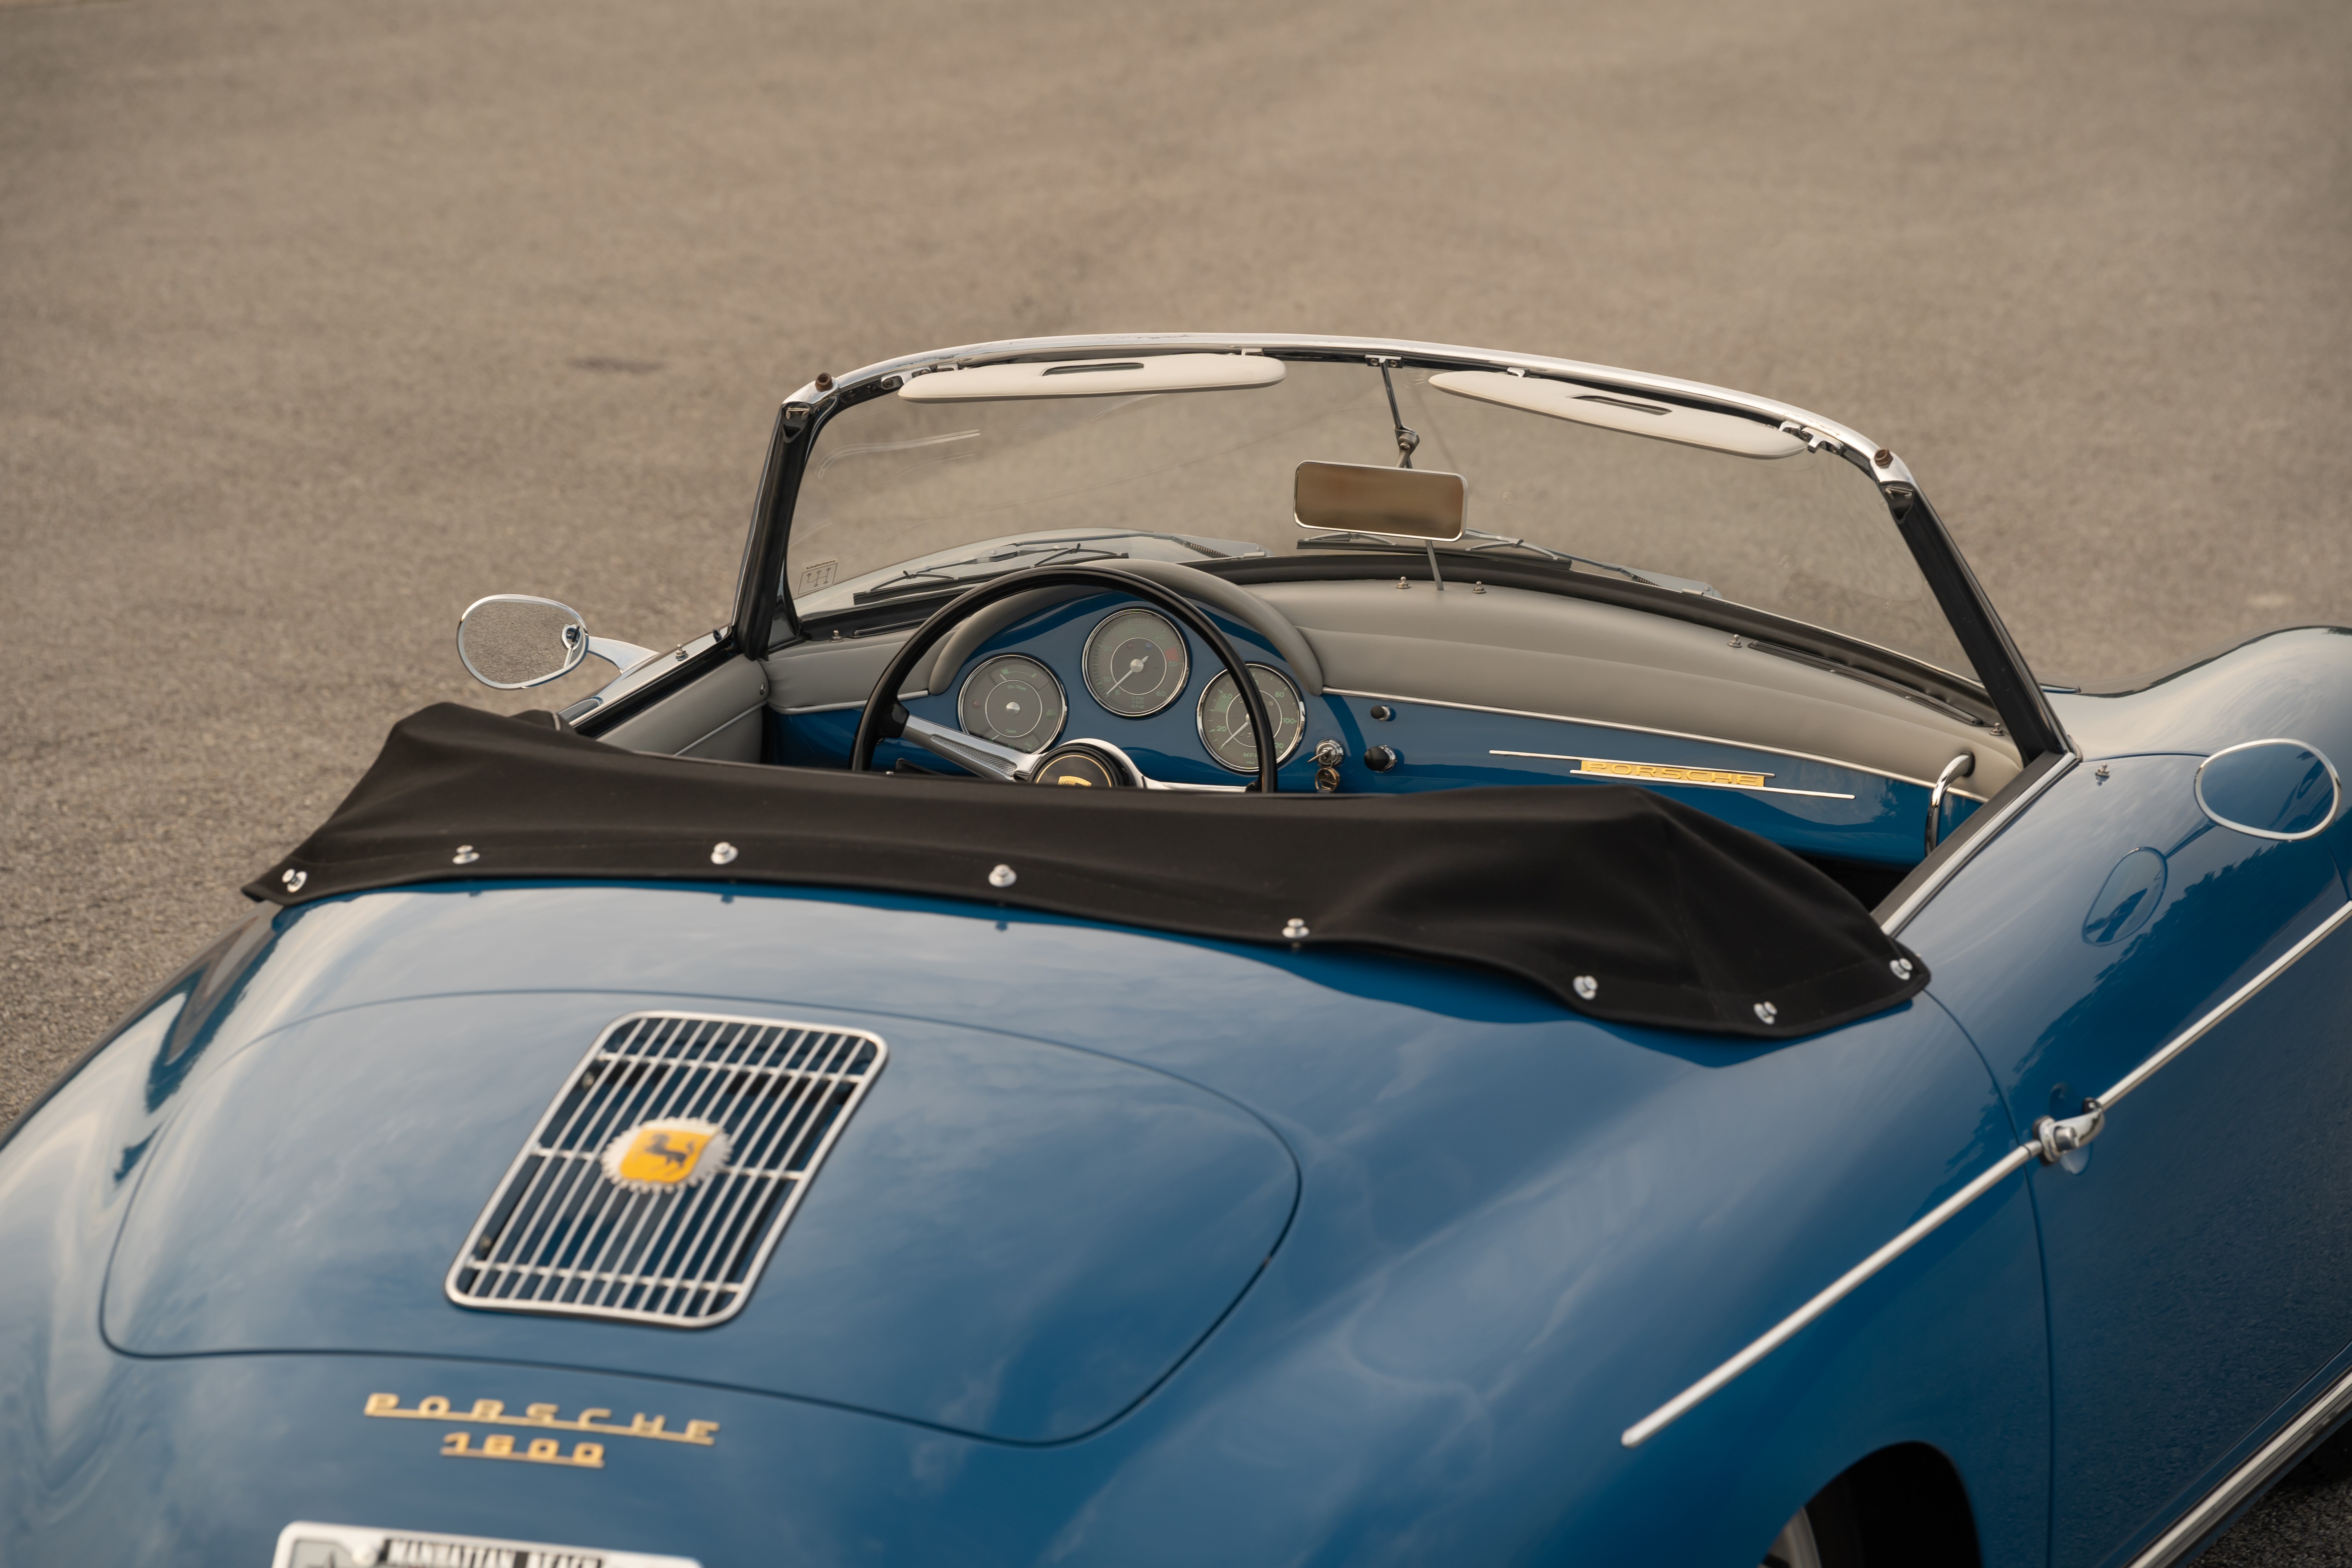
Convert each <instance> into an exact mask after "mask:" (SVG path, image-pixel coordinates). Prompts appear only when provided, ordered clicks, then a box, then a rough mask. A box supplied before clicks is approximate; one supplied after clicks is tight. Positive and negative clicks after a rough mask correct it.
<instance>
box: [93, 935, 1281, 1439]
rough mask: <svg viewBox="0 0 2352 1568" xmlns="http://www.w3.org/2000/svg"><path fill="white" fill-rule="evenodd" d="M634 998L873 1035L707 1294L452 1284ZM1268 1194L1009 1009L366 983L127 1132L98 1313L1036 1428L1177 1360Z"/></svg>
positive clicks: (176, 1350) (1221, 1296)
mask: <svg viewBox="0 0 2352 1568" xmlns="http://www.w3.org/2000/svg"><path fill="white" fill-rule="evenodd" d="M523 967H526V968H527V967H528V965H527V964H526V965H524V966H523ZM779 980H780V982H782V984H779V986H778V989H779V990H785V991H788V990H789V982H788V980H785V978H784V977H782V976H780V977H779ZM643 1006H658V1007H662V1008H666V1009H681V1008H682V1009H685V1010H689V1011H705V1012H713V1013H728V1014H735V1015H751V1016H770V1017H774V1018H777V1019H779V1020H783V1021H792V1022H811V1023H816V1024H821V1025H825V1026H855V1027H864V1028H866V1029H869V1030H871V1031H872V1032H874V1033H875V1034H877V1035H878V1036H880V1037H883V1038H884V1039H885V1040H886V1041H887V1047H888V1053H889V1054H888V1060H887V1066H886V1067H885V1068H884V1069H883V1070H882V1072H881V1073H880V1075H879V1077H878V1078H877V1080H876V1082H875V1083H874V1085H873V1087H872V1089H870V1090H869V1092H868V1094H867V1096H866V1100H865V1102H864V1103H863V1105H861V1106H860V1107H859V1108H858V1110H856V1112H855V1114H854V1115H853V1116H852V1117H851V1118H850V1119H849V1121H847V1122H846V1123H845V1126H844V1128H843V1130H842V1131H841V1133H840V1136H839V1138H838V1141H837V1142H836V1144H835V1149H834V1151H833V1152H832V1154H831V1156H830V1158H829V1159H828V1160H827V1162H826V1163H824V1166H823V1168H822V1170H821V1171H820V1172H819V1173H818V1175H817V1176H816V1178H815V1179H814V1181H813V1182H811V1183H810V1184H809V1189H808V1192H807V1194H806V1196H805V1198H804V1199H803V1203H802V1205H801V1206H800V1208H799V1210H798V1211H797V1213H796V1214H795V1215H793V1219H792V1220H791V1223H790V1225H789V1226H788V1227H787V1229H786V1231H785V1233H784V1235H783V1237H782V1241H781V1243H780V1245H779V1246H778V1247H777V1249H776V1251H775V1254H774V1256H773V1258H772V1261H771V1263H770V1265H769V1267H768V1268H767V1270H766V1272H765V1274H764V1275H763V1276H762V1277H761V1279H760V1281H759V1283H758V1285H757V1287H756V1289H754V1290H753V1292H752V1295H751V1300H750V1303H749V1305H748V1306H747V1307H746V1308H745V1309H744V1310H742V1312H741V1313H740V1315H738V1316H736V1317H734V1318H733V1319H731V1320H730V1321H727V1322H724V1323H722V1324H720V1325H719V1326H716V1327H712V1328H708V1329H677V1328H668V1327H661V1326H647V1325H641V1324H632V1323H625V1322H614V1321H591V1320H583V1319H572V1318H551V1317H545V1316H536V1315H530V1316H527V1315H522V1314H518V1313H513V1312H506V1311H499V1310H477V1309H469V1308H465V1307H460V1306H458V1305H457V1304H455V1303H453V1302H452V1301H451V1300H449V1299H448V1298H447V1296H446V1294H445V1291H444V1288H443V1281H444V1279H445V1277H446V1274H447V1271H448V1269H449V1266H450V1263H451V1261H452V1259H453V1258H455V1256H456V1254H457V1249H458V1247H460V1245H461V1244H462V1243H463V1242H464V1241H465V1239H466V1237H467V1230H468V1228H469V1226H471V1225H472V1224H473V1222H474V1220H475V1217H476V1216H477V1215H478V1214H479V1213H480V1212H481V1210H482V1208H483V1205H484V1204H485V1203H486V1202H487V1201H488V1198H489V1196H490V1194H491V1193H492V1192H493V1190H494V1189H495V1188H496V1187H497V1186H498V1184H499V1180H500V1178H501V1177H502V1176H503V1175H504V1173H505V1172H506V1170H507V1167H508V1165H509V1162H510V1161H512V1160H513V1158H514V1156H515V1154H516V1152H517V1150H518V1149H519V1148H520V1146H521V1144H522V1142H523V1140H524V1139H525V1138H526V1137H527V1136H528V1135H529V1134H530V1131H531V1130H532V1129H533V1127H534V1126H535V1125H536V1124H537V1122H538V1120H539V1118H540V1116H541V1113H542V1112H543V1111H544V1110H546V1108H547V1105H548V1103H549V1100H550V1099H551V1097H552V1095H553V1094H554V1092H555V1090H556V1089H557V1088H558V1086H559V1085H560V1084H561V1083H562V1081H563V1080H564V1078H565V1076H566V1075H567V1074H568V1073H569V1072H570V1070H571V1069H572V1067H573V1066H574V1065H575V1064H576V1063H578V1061H579V1060H580V1058H581V1057H582V1056H583V1053H584V1052H585V1051H586V1049H587V1048H588V1047H589V1045H590V1043H591V1042H592V1041H593V1040H594V1039H595V1037H596V1036H597V1034H598V1032H599V1031H600V1030H601V1029H602V1028H603V1027H604V1026H605V1025H606V1024H607V1023H609V1022H611V1021H612V1020H613V1019H614V1018H615V1017H616V1016H620V1015H622V1014H624V1013H626V1012H629V1011H631V1010H634V1009H635V1008H637V1007H643ZM1297 1192H1298V1176H1297V1167H1296V1165H1295V1163H1294V1162H1293V1160H1292V1158H1291V1156H1290V1154H1289V1152H1288V1151H1287V1150H1286V1147H1285V1145H1284V1144H1283V1142H1281V1140H1279V1139H1278V1138H1276V1136H1275V1135H1274V1134H1273V1133H1272V1132H1271V1131H1269V1130H1268V1129H1267V1127H1266V1126H1265V1123H1264V1122H1262V1121H1259V1120H1258V1119H1257V1118H1256V1117H1255V1116H1254V1115H1252V1114H1250V1113H1249V1112H1248V1111H1246V1110H1243V1109H1241V1108H1239V1107H1237V1106H1235V1105H1234V1104H1233V1103H1232V1102H1231V1101H1229V1100H1225V1099H1223V1098H1221V1097H1219V1096H1217V1095H1215V1094H1213V1093H1210V1092H1208V1091H1207V1090H1204V1089H1200V1088H1197V1087H1195V1086H1193V1085H1192V1084H1190V1083H1187V1082H1184V1081H1182V1080H1181V1079H1177V1078H1174V1077H1171V1076H1170V1075H1168V1074H1166V1073H1163V1072H1158V1071H1154V1070H1151V1069H1150V1068H1144V1067H1140V1066H1137V1065H1134V1064H1131V1063H1129V1062H1124V1061H1119V1060H1117V1059H1114V1058H1110V1057H1108V1056H1105V1055H1102V1054H1098V1053H1096V1052H1091V1051H1087V1050H1083V1049H1074V1048H1071V1047H1067V1046H1062V1045H1053V1044H1047V1043H1045V1042H1042V1041H1039V1040H1034V1039H1030V1038H1025V1037H1021V1036H1019V1035H1015V1034H1012V1033H1007V1032H1001V1031H996V1030H991V1029H985V1028H976V1027H971V1026H958V1025H953V1024H941V1023H936V1022H930V1021H927V1020H918V1019H910V1018H908V1017H906V1016H871V1015H867V1016H856V1015H852V1014H849V1013H846V1012H845V1010H844V1009H842V1008H840V1007H838V1006H824V1005H816V1006H805V1005H793V1004H792V1003H790V1002H789V1001H777V1002H771V1003H765V1004H759V1003H746V1002H745V1001H744V1000H742V999H741V998H740V995H739V996H733V997H706V998H701V999H695V998H691V997H681V996H679V995H677V994H675V993H670V994H659V995H649V994H637V995H634V996H633V995H627V994H614V993H610V992H582V991H577V990H568V991H538V990H534V991H520V992H491V993H487V994H485V993H480V992H476V993H472V994H464V995H455V996H451V995H443V996H428V997H416V998H412V999H402V1000H383V1001H376V1002H372V1003H367V1004H363V1005H353V1006H348V1007H343V1008H340V1009H337V1010H333V1011H330V1012H326V1013H324V1014H322V1015H315V1016H307V1017H302V1018H299V1019H297V1020H296V1021H293V1022H291V1023H288V1024H285V1025H283V1026H278V1027H276V1028H274V1029H271V1030H269V1031H268V1032H267V1033H265V1034H263V1035H262V1036H260V1037H258V1038H256V1039H254V1040H253V1041H252V1042H251V1043H249V1044H246V1045H244V1046H243V1047H241V1048H238V1049H236V1051H235V1052H234V1054H233V1055H231V1056H229V1057H228V1058H227V1059H226V1060H225V1061H220V1062H216V1063H215V1064H214V1070H212V1071H211V1072H209V1073H208V1074H207V1075H205V1078H204V1079H203V1080H202V1081H201V1082H199V1083H197V1084H195V1085H194V1086H193V1087H192V1088H191V1089H190V1090H189V1091H188V1093H187V1094H186V1096H185V1103H184V1104H182V1105H181V1106H180V1108H179V1109H178V1110H177V1112H176V1114H175V1115H174V1116H173V1118H172V1121H171V1123H170V1125H169V1127H168V1128H167V1130H166V1131H165V1132H164V1134H163V1138H162V1140H161V1142H160V1146H159V1147H158V1148H157V1149H156V1150H155V1151H154V1152H152V1153H151V1154H150V1155H149V1156H148V1168H147V1169H146V1171H145V1172H144V1173H143V1175H142V1178H141V1184H140V1189H139V1192H138V1194H137V1195H136V1197H135V1198H134V1200H133V1202H132V1204H131V1212H130V1215H129V1216H128V1219H127V1221H126V1223H125V1226H124V1230H123V1234H122V1237H121V1243H120V1245H119V1247H118V1248H117V1250H116V1253H115V1258H114V1261H113V1263H112V1266H111V1268H110V1273H109V1277H108V1280H107V1286H106V1299H105V1307H104V1312H103V1320H104V1324H105V1330H106V1333H107V1337H108V1338H109V1340H110V1342H112V1343H113V1344H114V1345H115V1346H116V1347H117V1348H119V1349H121V1350H123V1351H127V1352H132V1353H135V1354H140V1355H150V1356H174V1355H197V1354H206V1353H214V1352H286V1351H310V1352H402V1353H408V1354H424V1355H441V1356H463V1357H482V1358H494V1359H498V1360H503V1361H513V1362H535V1363H546V1364H560V1365H572V1366H581V1367H593V1368H599V1369H604V1370H607V1371H617V1372H624V1373H644V1374H648V1375H656V1376H662V1377H667V1378H677V1379H688V1380H695V1381H700V1382H707V1383H710V1384H722V1385H726V1386H731V1387H737V1388H741V1389H746V1390H751V1391H756V1392H761V1393H770V1394H787V1395H793V1396H798V1397H802V1398H807V1399H814V1400H821V1401H826V1402H830V1403H834V1404H838V1405H845V1406H851V1407H856V1408H860V1409H865V1410H868V1411H873V1412H876V1413H878V1414H883V1415H893V1416H898V1417H902V1418H905V1419H908V1420H914V1421H919V1422H925V1423H929V1424H932V1425H936V1426H942V1427H947V1428H950V1429H954V1430H959V1431H963V1432H969V1433H972V1434H976V1435H980V1436H989V1437H995V1438H1001V1439H1009V1440H1013V1441H1024V1442H1048V1441H1055V1440H1058V1439H1064V1438H1068V1437H1072V1436H1078V1435H1080V1434H1083V1433H1085V1432H1087V1431H1088V1430H1090V1429H1092V1428H1094V1427H1097V1426H1100V1425H1102V1424H1103V1423H1105V1422H1107V1421H1108V1420H1110V1419H1111V1418H1113V1417H1114V1416H1116V1415H1118V1414H1119V1413H1120V1412H1121V1411H1122V1410H1123V1409H1125V1408H1126V1407H1128V1406H1129V1405H1132V1404H1133V1403H1134V1402H1135V1401H1136V1400H1138V1399H1139V1398H1140V1397H1142V1396H1143V1395H1144V1394H1146V1393H1148V1392H1149V1391H1150V1389H1151V1387H1152V1386H1153V1385H1154V1384H1156V1383H1158V1382H1159V1381H1160V1379H1161V1378H1163V1377H1165V1376H1166V1375H1167V1374H1168V1373H1169V1372H1170V1370H1171V1368H1172V1367H1173V1366H1175V1365H1176V1364H1177V1363H1179V1362H1180V1361H1181V1360H1182V1359H1183V1357H1184V1356H1185V1355H1186V1353H1187V1352H1189V1351H1190V1350H1191V1348H1192V1346H1193V1345H1194V1344H1196V1343H1197V1342H1199V1341H1200V1340H1201V1338H1202V1335H1204V1334H1205V1333H1206V1332H1207V1331H1209V1330H1210V1329H1211V1328H1212V1327H1213V1325H1214V1324H1215V1323H1216V1322H1217V1321H1218V1320H1219V1318H1220V1317H1221V1316H1222V1315H1223V1313H1224V1312H1225V1311H1226V1310H1228V1309H1229V1308H1230V1307H1231V1306H1232V1304H1233V1303H1234V1300H1236V1299H1237V1298H1238V1297H1239V1296H1240V1294H1241V1293H1242V1292H1243V1291H1244V1289H1247V1288H1248V1286H1249V1284H1250V1282H1251V1280H1252V1279H1253V1278H1254V1277H1255V1275H1256V1273H1257V1271H1258V1270H1259V1268H1261V1267H1262V1266H1263V1264H1264V1263H1265V1259H1266V1258H1267V1257H1268V1256H1269V1255H1270V1254H1271V1253H1272V1252H1273V1250H1274V1248H1275V1247H1276V1244H1277V1243H1278V1242H1279V1240H1280V1239H1281V1237H1282V1235H1283V1231H1284V1228H1285V1226H1286V1225H1287V1223H1288V1221H1289V1216H1290V1215H1291V1212H1292V1209H1293V1206H1294V1205H1295V1203H1296V1201H1297Z"/></svg>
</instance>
